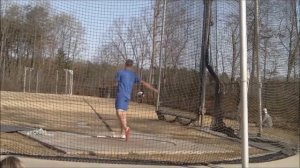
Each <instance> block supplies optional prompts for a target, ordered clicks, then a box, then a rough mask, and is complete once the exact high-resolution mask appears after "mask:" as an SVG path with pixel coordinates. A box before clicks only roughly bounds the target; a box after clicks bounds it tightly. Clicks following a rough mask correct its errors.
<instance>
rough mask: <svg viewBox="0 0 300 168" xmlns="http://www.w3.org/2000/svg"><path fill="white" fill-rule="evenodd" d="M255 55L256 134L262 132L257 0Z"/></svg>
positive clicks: (256, 4)
mask: <svg viewBox="0 0 300 168" xmlns="http://www.w3.org/2000/svg"><path fill="white" fill-rule="evenodd" d="M254 37H255V56H256V61H257V62H256V76H257V85H258V90H257V96H258V97H257V98H258V116H259V118H258V121H259V130H258V135H257V136H261V134H262V98H261V88H262V84H261V76H260V59H259V53H258V50H259V0H255V36H254Z"/></svg>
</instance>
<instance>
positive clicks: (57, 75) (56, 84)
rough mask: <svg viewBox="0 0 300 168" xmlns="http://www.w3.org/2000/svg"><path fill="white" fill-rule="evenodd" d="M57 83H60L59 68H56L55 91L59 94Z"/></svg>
mask: <svg viewBox="0 0 300 168" xmlns="http://www.w3.org/2000/svg"><path fill="white" fill-rule="evenodd" d="M57 84H58V70H56V82H55V93H56V94H57Z"/></svg>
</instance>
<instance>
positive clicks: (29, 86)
mask: <svg viewBox="0 0 300 168" xmlns="http://www.w3.org/2000/svg"><path fill="white" fill-rule="evenodd" d="M32 70H33V68H29V84H28V92H29V93H30V89H31V71H32Z"/></svg>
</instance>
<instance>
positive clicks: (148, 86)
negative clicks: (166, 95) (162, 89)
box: [141, 80, 158, 93]
mask: <svg viewBox="0 0 300 168" xmlns="http://www.w3.org/2000/svg"><path fill="white" fill-rule="evenodd" d="M141 84H142V85H144V86H145V87H146V88H148V89H150V90H152V91H154V92H155V93H158V90H157V89H155V88H154V87H153V86H152V85H150V84H149V83H147V82H145V81H143V80H141Z"/></svg>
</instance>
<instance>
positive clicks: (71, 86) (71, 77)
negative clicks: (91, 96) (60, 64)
mask: <svg viewBox="0 0 300 168" xmlns="http://www.w3.org/2000/svg"><path fill="white" fill-rule="evenodd" d="M69 73H70V74H69V75H70V95H73V70H69Z"/></svg>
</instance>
